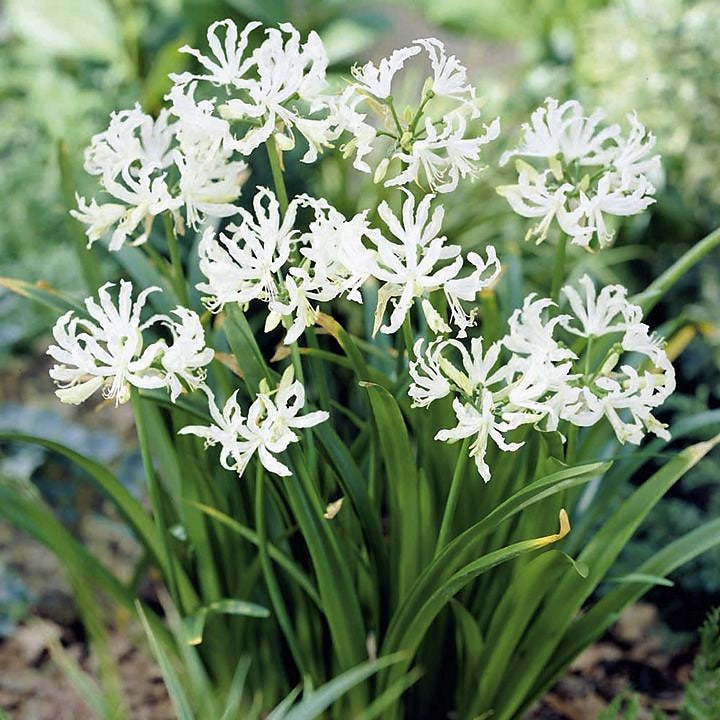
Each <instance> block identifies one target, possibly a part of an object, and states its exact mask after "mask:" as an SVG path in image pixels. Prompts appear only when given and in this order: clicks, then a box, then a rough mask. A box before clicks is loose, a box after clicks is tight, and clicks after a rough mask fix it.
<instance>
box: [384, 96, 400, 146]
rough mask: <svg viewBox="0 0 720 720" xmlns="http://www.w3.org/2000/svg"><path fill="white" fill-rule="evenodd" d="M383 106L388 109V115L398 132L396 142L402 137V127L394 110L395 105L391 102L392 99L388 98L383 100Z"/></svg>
mask: <svg viewBox="0 0 720 720" xmlns="http://www.w3.org/2000/svg"><path fill="white" fill-rule="evenodd" d="M385 104H386V105H387V106H388V107H389V108H390V114H391V115H392V119H393V121H394V122H395V127H396V128H397V131H398V140H400V138H401V137H402V136H403V132H404V130H403V127H402V125H401V124H400V118H398V114H397V112H396V110H395V103H394V102H393V99H392V97H389V98H387V99H386V100H385Z"/></svg>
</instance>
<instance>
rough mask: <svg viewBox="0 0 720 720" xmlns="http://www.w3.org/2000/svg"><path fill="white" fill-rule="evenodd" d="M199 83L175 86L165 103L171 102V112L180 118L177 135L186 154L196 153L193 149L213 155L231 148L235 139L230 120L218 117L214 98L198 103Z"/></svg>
mask: <svg viewBox="0 0 720 720" xmlns="http://www.w3.org/2000/svg"><path fill="white" fill-rule="evenodd" d="M197 86H198V83H197V81H193V82H190V83H188V84H187V85H173V87H172V88H170V92H169V93H168V94H167V95H166V96H165V100H167V101H169V102H170V112H171V113H172V114H173V115H175V117H177V119H178V122H177V124H176V126H175V128H176V129H175V134H176V136H177V138H178V144H179V146H180V149H181V150H182V151H183V153H186V154H193V152H192V148H195V147H200V148H204V149H205V152H208V151H210V152H211V153H212V154H213V155H214V154H215V153H216V152H217V151H218V150H219V149H220V147H221V146H223V147H224V149H226V150H227V149H228V148H231V146H232V144H233V137H232V135H231V133H230V124H229V123H228V121H227V120H223V118H220V117H217V115H215V114H214V113H215V98H213V99H212V100H195V92H196V90H197Z"/></svg>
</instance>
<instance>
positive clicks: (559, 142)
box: [498, 98, 660, 248]
mask: <svg viewBox="0 0 720 720" xmlns="http://www.w3.org/2000/svg"><path fill="white" fill-rule="evenodd" d="M603 118H604V113H603V112H602V111H601V110H596V111H595V112H594V113H593V114H592V115H589V116H587V115H585V113H584V110H583V108H582V106H581V105H580V103H578V102H577V101H575V100H569V101H567V102H564V103H562V104H560V103H559V102H558V101H557V100H556V99H554V98H547V99H546V101H545V105H543V106H541V107H539V108H538V109H537V110H535V111H534V112H533V114H532V116H531V119H530V122H529V123H525V124H524V125H523V126H522V141H521V143H520V144H519V145H518V146H517V147H515V148H514V149H512V150H508V151H507V152H505V153H503V155H502V157H501V158H500V165H505V164H506V163H507V162H508V161H509V160H510V159H511V158H513V157H517V158H518V160H517V161H516V169H517V173H518V180H517V183H515V184H513V185H504V186H501V187H499V188H498V192H499V193H500V194H501V195H502V196H503V197H505V198H506V199H507V201H508V202H509V203H510V206H511V207H512V209H513V210H514V211H515V212H516V213H518V214H519V215H522V216H523V217H529V218H539V221H538V223H537V224H536V225H535V226H533V227H532V228H530V230H529V231H528V233H527V238H535V239H536V241H537V242H538V243H539V242H542V241H543V240H544V239H545V238H546V236H547V234H548V231H549V229H550V227H551V226H552V223H553V221H554V220H556V221H557V223H558V225H559V227H560V230H561V231H562V232H563V233H565V234H566V235H568V236H569V237H570V239H571V241H572V242H573V243H574V244H576V245H580V246H582V247H585V248H589V247H591V243H593V241H596V244H597V246H599V247H601V248H603V247H606V246H608V245H609V244H611V243H612V240H613V237H614V230H613V229H612V228H611V227H609V225H608V220H607V218H608V216H611V217H612V216H615V217H623V216H629V215H636V214H638V213H641V212H643V211H644V210H645V209H647V208H648V207H649V206H650V205H651V204H652V203H654V202H655V198H654V195H655V186H654V184H653V178H656V177H658V176H659V174H660V156H659V155H653V154H652V149H653V147H654V146H655V137H654V135H653V134H652V133H649V132H647V131H646V129H645V126H644V125H643V124H642V123H641V122H640V120H638V118H637V116H636V115H635V114H634V113H631V114H629V115H628V116H627V119H628V122H629V124H630V132H629V133H628V134H627V135H623V132H622V129H621V127H620V126H619V125H617V124H613V125H609V126H607V127H601V125H600V124H601V122H602V120H603Z"/></svg>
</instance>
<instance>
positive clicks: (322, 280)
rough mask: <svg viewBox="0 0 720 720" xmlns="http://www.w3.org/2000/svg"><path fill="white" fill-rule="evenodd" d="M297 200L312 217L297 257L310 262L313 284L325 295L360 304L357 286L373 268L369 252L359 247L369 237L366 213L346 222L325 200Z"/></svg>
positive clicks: (372, 259) (301, 239)
mask: <svg viewBox="0 0 720 720" xmlns="http://www.w3.org/2000/svg"><path fill="white" fill-rule="evenodd" d="M298 200H299V201H300V202H301V203H302V204H303V205H305V206H309V207H311V208H312V209H313V211H314V214H315V218H314V220H313V221H311V222H310V224H309V226H308V232H307V233H303V235H302V236H301V237H300V241H299V242H300V245H301V250H300V252H301V254H302V256H303V257H304V258H306V259H307V260H309V261H310V268H311V269H312V274H313V279H314V282H315V283H316V284H317V285H318V286H321V287H322V288H323V289H324V290H325V292H324V293H323V294H327V293H328V292H333V293H334V294H335V295H336V296H339V295H345V296H346V297H347V298H348V299H349V300H353V301H354V302H358V303H362V296H361V294H360V286H361V285H362V284H363V283H364V282H365V281H366V280H367V279H368V277H369V276H370V275H371V273H372V271H373V268H374V266H375V262H374V258H373V254H372V252H371V251H370V250H369V249H368V248H366V247H365V245H364V244H363V238H364V237H367V236H368V235H370V234H371V231H370V226H369V224H368V221H367V214H368V211H367V210H365V211H364V212H362V213H358V214H357V215H355V216H353V217H352V218H350V220H348V219H346V218H345V216H344V215H343V214H342V213H340V212H338V211H337V210H336V209H335V208H334V207H333V206H332V205H330V204H329V203H328V202H327V201H325V200H317V199H315V198H311V197H308V196H307V195H304V196H301V197H300V198H298Z"/></svg>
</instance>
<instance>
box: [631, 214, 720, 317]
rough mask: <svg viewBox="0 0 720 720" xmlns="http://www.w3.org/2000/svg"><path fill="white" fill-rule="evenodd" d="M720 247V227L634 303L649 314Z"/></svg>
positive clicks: (676, 263)
mask: <svg viewBox="0 0 720 720" xmlns="http://www.w3.org/2000/svg"><path fill="white" fill-rule="evenodd" d="M719 245H720V227H718V228H715V230H713V231H712V232H711V233H710V234H709V235H706V236H705V237H704V238H703V239H702V240H701V241H700V242H698V243H696V244H695V245H693V246H692V247H691V248H690V249H689V250H688V251H687V252H686V253H685V254H684V255H683V256H682V257H680V258H679V259H678V260H676V261H675V262H674V263H673V264H672V265H671V266H670V267H669V268H668V269H667V270H666V271H665V272H664V273H663V274H662V275H660V277H658V278H656V279H655V280H653V282H651V283H650V285H648V287H647V288H646V289H645V290H644V291H643V292H641V293H639V294H638V295H636V296H635V297H634V298H632V301H633V302H635V303H637V304H638V305H640V307H641V308H642V309H643V312H644V313H645V314H647V313H648V312H650V310H652V309H653V308H654V307H655V305H656V304H657V303H658V301H659V300H660V298H661V297H662V296H663V295H664V294H665V293H666V292H667V291H668V290H669V289H670V288H671V287H672V286H673V285H674V284H675V283H676V282H677V281H678V280H679V279H680V278H681V277H682V276H683V275H684V274H685V273H686V272H688V270H690V269H692V268H693V267H694V266H695V265H697V263H699V262H700V260H702V259H703V258H704V257H705V256H706V255H707V254H708V253H709V252H710V251H711V250H714V249H715V248H716V247H718V246H719Z"/></svg>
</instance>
